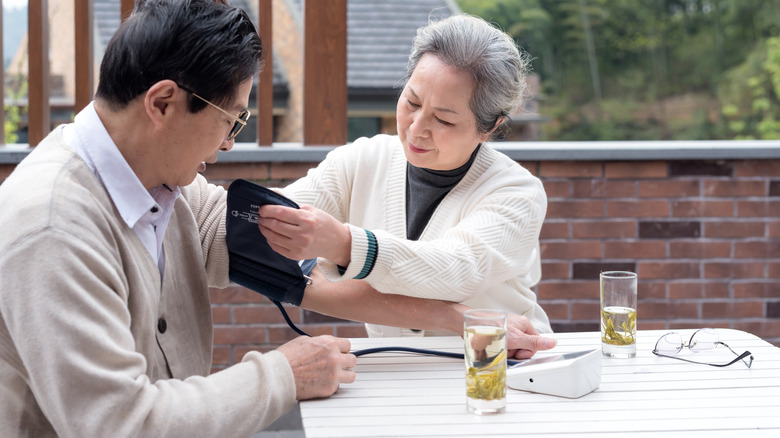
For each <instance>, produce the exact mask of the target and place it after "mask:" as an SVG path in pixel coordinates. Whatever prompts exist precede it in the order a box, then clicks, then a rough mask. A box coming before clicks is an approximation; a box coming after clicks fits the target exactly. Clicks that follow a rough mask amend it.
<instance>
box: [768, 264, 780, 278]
mask: <svg viewBox="0 0 780 438" xmlns="http://www.w3.org/2000/svg"><path fill="white" fill-rule="evenodd" d="M767 270H768V273H767V278H780V262H771V263H767Z"/></svg>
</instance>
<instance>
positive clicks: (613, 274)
mask: <svg viewBox="0 0 780 438" xmlns="http://www.w3.org/2000/svg"><path fill="white" fill-rule="evenodd" d="M599 277H601V278H610V279H612V278H621V279H631V278H637V274H636V272H631V271H602V272H600V273H599Z"/></svg>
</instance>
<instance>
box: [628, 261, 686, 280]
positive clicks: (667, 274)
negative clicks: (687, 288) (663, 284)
mask: <svg viewBox="0 0 780 438" xmlns="http://www.w3.org/2000/svg"><path fill="white" fill-rule="evenodd" d="M637 265H638V266H639V267H638V269H637V270H638V272H637V274H639V278H645V279H652V278H699V275H700V272H699V263H698V262H692V263H683V262H646V261H639V263H637Z"/></svg>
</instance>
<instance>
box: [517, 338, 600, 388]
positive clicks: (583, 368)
mask: <svg viewBox="0 0 780 438" xmlns="http://www.w3.org/2000/svg"><path fill="white" fill-rule="evenodd" d="M601 361H602V354H601V350H598V349H596V350H586V351H577V352H573V353H562V354H554V355H549V356H540V357H534V358H531V359H527V360H524V361H522V362H520V363H518V364H515V365H511V366H509V367H508V368H507V372H506V384H507V386H509V387H510V388H512V389H518V390H521V391H530V392H538V393H541V394H550V395H556V396H559V397H568V398H578V397H582V396H583V395H585V394H588V393H590V392H592V391H593V390H595V389H596V388H598V387H599V384H600V383H601Z"/></svg>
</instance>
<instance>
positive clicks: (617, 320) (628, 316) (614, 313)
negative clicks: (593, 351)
mask: <svg viewBox="0 0 780 438" xmlns="http://www.w3.org/2000/svg"><path fill="white" fill-rule="evenodd" d="M601 342H603V343H605V344H609V345H618V346H622V345H631V344H634V343H635V342H636V309H632V308H630V307H620V306H611V307H605V308H603V309H602V310H601Z"/></svg>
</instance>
